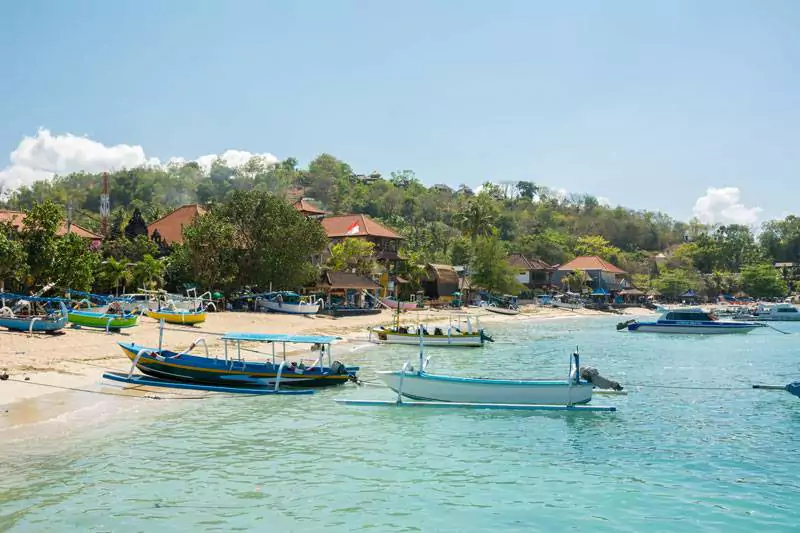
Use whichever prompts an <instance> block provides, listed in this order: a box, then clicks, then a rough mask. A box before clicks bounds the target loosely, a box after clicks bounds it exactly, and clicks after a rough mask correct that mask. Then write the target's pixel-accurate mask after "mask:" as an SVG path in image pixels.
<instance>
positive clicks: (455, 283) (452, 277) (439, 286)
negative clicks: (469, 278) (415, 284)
mask: <svg viewBox="0 0 800 533" xmlns="http://www.w3.org/2000/svg"><path fill="white" fill-rule="evenodd" d="M460 283H461V278H460V277H459V276H458V272H456V270H455V268H453V267H452V266H450V265H437V264H433V263H428V264H427V265H425V277H424V278H423V279H422V282H421V285H422V290H423V292H424V293H425V297H426V298H430V299H431V300H452V298H453V294H454V293H456V292H458V288H459V285H460Z"/></svg>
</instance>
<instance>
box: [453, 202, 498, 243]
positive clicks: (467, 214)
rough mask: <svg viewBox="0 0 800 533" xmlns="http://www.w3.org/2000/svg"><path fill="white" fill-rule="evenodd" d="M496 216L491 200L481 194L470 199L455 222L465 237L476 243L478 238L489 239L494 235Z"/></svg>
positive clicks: (457, 215)
mask: <svg viewBox="0 0 800 533" xmlns="http://www.w3.org/2000/svg"><path fill="white" fill-rule="evenodd" d="M496 216H497V211H496V208H495V206H494V205H493V204H492V201H491V199H490V198H489V197H488V196H486V195H484V194H479V195H478V196H476V197H474V198H470V199H469V201H468V202H467V203H466V204H465V205H464V206H463V207H462V208H461V210H460V211H459V212H458V213H457V214H456V216H455V221H456V224H457V225H458V227H459V228H461V231H462V232H463V233H464V235H466V236H468V237H469V238H470V239H471V240H472V241H473V242H475V240H477V239H478V237H488V236H490V235H492V234H493V233H494V230H495V228H494V221H495V218H496Z"/></svg>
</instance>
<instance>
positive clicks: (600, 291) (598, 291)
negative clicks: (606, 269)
mask: <svg viewBox="0 0 800 533" xmlns="http://www.w3.org/2000/svg"><path fill="white" fill-rule="evenodd" d="M607 295H608V291H607V290H605V289H595V290H594V291H592V296H607Z"/></svg>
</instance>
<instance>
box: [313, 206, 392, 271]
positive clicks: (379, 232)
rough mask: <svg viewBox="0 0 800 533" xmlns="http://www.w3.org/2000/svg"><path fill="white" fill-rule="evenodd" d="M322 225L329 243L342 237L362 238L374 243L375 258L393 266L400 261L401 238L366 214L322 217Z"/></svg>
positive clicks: (334, 242) (339, 240) (335, 241)
mask: <svg viewBox="0 0 800 533" xmlns="http://www.w3.org/2000/svg"><path fill="white" fill-rule="evenodd" d="M321 222H322V227H323V229H324V230H325V234H326V235H327V236H328V239H330V241H331V245H334V244H336V243H339V242H341V241H343V240H344V239H348V238H355V239H364V240H366V241H368V242H371V243H373V244H374V245H375V259H376V260H377V261H378V262H379V263H383V264H385V265H387V266H390V267H391V266H393V265H394V264H395V263H397V262H398V261H401V260H402V258H401V257H400V254H399V253H398V252H399V249H400V242H401V241H402V240H403V238H402V237H401V236H400V235H398V234H397V233H395V232H394V231H392V230H390V229H389V228H387V227H386V226H384V225H382V224H379V223H378V222H376V221H374V220H373V219H372V218H370V217H369V216H367V215H337V216H326V217H325V218H323V219H322V221H321Z"/></svg>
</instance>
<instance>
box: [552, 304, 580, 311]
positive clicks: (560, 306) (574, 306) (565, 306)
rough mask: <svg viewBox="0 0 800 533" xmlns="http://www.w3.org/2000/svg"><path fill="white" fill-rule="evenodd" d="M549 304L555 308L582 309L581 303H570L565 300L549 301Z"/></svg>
mask: <svg viewBox="0 0 800 533" xmlns="http://www.w3.org/2000/svg"><path fill="white" fill-rule="evenodd" d="M550 305H552V306H553V307H555V308H557V309H570V310H572V311H574V310H576V309H583V304H570V303H565V302H550Z"/></svg>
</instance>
